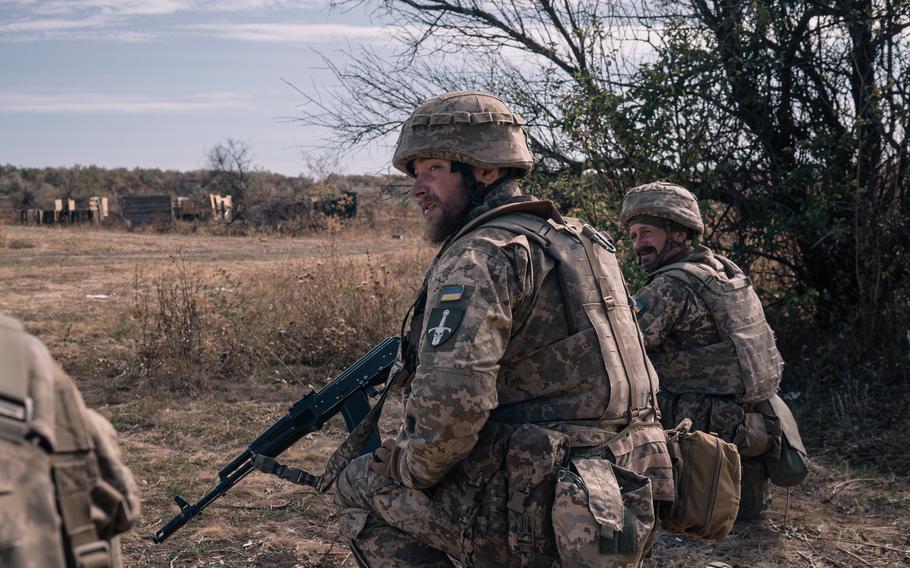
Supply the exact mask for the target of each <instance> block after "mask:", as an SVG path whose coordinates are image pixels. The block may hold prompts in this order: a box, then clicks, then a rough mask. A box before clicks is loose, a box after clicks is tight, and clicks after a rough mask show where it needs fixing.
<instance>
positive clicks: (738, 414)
mask: <svg viewBox="0 0 910 568" xmlns="http://www.w3.org/2000/svg"><path fill="white" fill-rule="evenodd" d="M658 398H659V401H658V402H659V404H660V412H661V423H662V424H663V426H664V428H673V427H675V426H676V425H677V424H679V423H680V422H681V421H682V420H683V419H684V418H689V419H691V420H692V428H693V429H694V430H701V431H702V432H712V433H714V434H717V435H718V436H720V437H721V438H722V439H724V440H725V441H727V442H732V441H733V438H734V436H735V435H736V431H737V429H738V428H739V427H740V425H742V424H743V421H744V420H745V416H746V411H747V409H745V408H743V406H742V405H741V404H739V403H738V402H736V400H735V399H734V398H733V397H732V396H724V395H707V394H700V393H685V394H678V395H674V394H672V393H669V392H666V391H660V392H659V393H658ZM741 462H742V488H741V490H740V501H739V514H737V516H736V520H737V521H752V520H757V519H761V518H763V517H764V513H765V511H766V510H767V508H768V505H769V504H770V502H771V493H770V491H769V488H768V470H767V468H766V467H765V462H764V459H762V458H761V457H755V458H742V460H741Z"/></svg>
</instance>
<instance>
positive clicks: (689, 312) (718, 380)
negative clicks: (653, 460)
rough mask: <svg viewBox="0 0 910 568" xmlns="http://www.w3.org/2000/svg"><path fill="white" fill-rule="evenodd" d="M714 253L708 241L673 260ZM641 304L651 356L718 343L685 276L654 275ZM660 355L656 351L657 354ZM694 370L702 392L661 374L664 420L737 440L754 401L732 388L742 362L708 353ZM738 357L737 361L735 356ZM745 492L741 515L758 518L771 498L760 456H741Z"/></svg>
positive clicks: (710, 319)
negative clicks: (740, 396)
mask: <svg viewBox="0 0 910 568" xmlns="http://www.w3.org/2000/svg"><path fill="white" fill-rule="evenodd" d="M711 254H712V253H711V252H710V251H709V250H707V249H706V248H705V247H698V248H697V249H696V250H694V251H690V252H689V253H684V254H683V255H682V256H679V257H676V258H674V259H672V262H673V263H674V264H675V263H681V262H690V261H691V262H702V261H704V259H705V258H706V257H707V256H709V255H711ZM635 298H636V301H637V305H638V323H639V326H640V327H641V330H642V335H643V337H644V340H645V347H646V349H647V350H648V354H649V356H652V359H657V358H658V357H659V355H660V354H663V353H676V352H682V351H691V350H695V349H698V348H702V347H705V346H708V345H713V344H717V342H718V341H719V336H718V332H717V327H716V325H715V321H714V318H713V317H712V315H711V311H710V309H709V308H708V305H707V304H706V302H705V301H704V300H703V299H702V298H701V297H700V296H699V294H698V293H697V291H696V290H694V289H693V288H692V287H690V286H687V285H686V284H684V283H683V281H681V280H680V279H677V278H674V277H672V276H670V275H668V274H666V273H659V274H656V275H654V276H653V277H652V278H651V279H650V280H649V281H648V283H647V284H646V285H645V286H644V287H643V288H642V289H641V290H639V291H638V292H637V293H636V295H635ZM655 355H657V357H654V356H655ZM699 363H700V365H699V367H698V368H697V369H692V370H691V373H689V374H691V375H697V376H700V377H702V379H703V381H704V385H703V388H702V389H699V390H701V391H702V392H677V393H675V394H674V390H676V389H675V386H676V385H674V383H673V381H672V379H671V378H670V377H667V376H665V375H664V374H660V367H659V366H658V365H657V364H655V366H656V367H658V374H660V379H661V391H660V393H659V394H658V398H659V402H660V408H661V422H662V423H663V425H664V427H665V428H668V429H669V428H673V427H675V426H676V425H677V424H679V422H680V421H682V420H683V419H684V418H690V419H691V420H692V427H693V430H701V431H704V432H712V433H714V434H717V435H718V436H720V437H721V438H722V439H723V440H725V441H727V442H733V441H734V437H735V436H736V433H737V431H738V429H740V428H741V426H742V425H743V423H744V420H745V413H746V411H747V410H748V411H751V408H752V405H743V404H742V403H741V402H738V396H737V395H736V394H733V393H732V392H731V389H730V388H729V385H730V384H731V383H732V382H733V381H731V380H730V379H729V377H731V376H733V377H738V376H739V373H740V369H739V366H738V364H736V365H735V367H734V365H733V363H731V362H730V361H727V360H722V361H720V362H718V361H716V360H711V359H710V358H707V357H706V358H703V359H700V360H699ZM734 363H735V361H734ZM742 467H743V476H742V493H741V499H740V513H739V516H738V517H737V518H738V519H742V520H746V519H755V518H759V517H760V516H761V515H762V513H763V511H764V510H765V509H766V508H767V504H768V502H769V500H770V494H769V491H768V483H767V472H766V470H765V468H764V465H763V462H762V460H761V458H743V459H742Z"/></svg>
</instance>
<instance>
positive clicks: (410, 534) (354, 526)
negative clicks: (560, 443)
mask: <svg viewBox="0 0 910 568" xmlns="http://www.w3.org/2000/svg"><path fill="white" fill-rule="evenodd" d="M370 459H372V458H371V456H369V455H366V456H361V457H359V458H357V459H355V460H354V461H352V462H351V463H350V464H349V465H348V467H347V468H345V470H344V471H342V472H341V475H339V477H338V480H337V482H336V494H335V503H336V504H337V505H339V506H340V507H342V509H343V511H342V513H341V522H340V532H341V536H342V538H344V539H345V540H346V541H347V542H348V543H349V544H350V546H351V550H352V552H353V553H354V554H355V555H356V556H357V558H358V561H359V562H360V564H361V565H363V566H370V567H378V566H400V567H408V566H415V567H416V566H428V567H436V566H453V565H454V564H453V562H452V560H451V559H452V558H454V559H456V560H460V561H461V560H466V562H463V563H462V565H463V566H464V565H471V566H477V567H480V566H497V567H499V568H503V567H505V566H509V565H512V564H514V562H511V561H510V560H512V559H510V557H509V552H508V550H509V544H508V532H507V530H508V529H507V524H506V521H505V519H504V518H500V516H499V515H498V514H492V515H491V514H489V513H490V512H491V511H492V509H496V508H499V506H498V505H497V504H496V503H495V502H496V501H498V500H499V499H497V498H496V497H495V496H494V497H491V493H492V494H495V493H500V491H498V490H496V489H495V488H489V489H488V491H486V492H485V498H484V499H483V500H482V501H483V503H482V504H481V505H479V508H480V512H479V513H478V512H477V511H476V510H475V507H474V504H473V503H472V502H466V501H465V495H464V490H463V480H462V479H460V475H459V474H458V473H457V472H456V473H454V474H450V475H449V476H448V477H447V478H446V479H444V480H443V481H442V482H441V483H439V484H438V485H437V486H435V487H433V488H432V489H429V490H418V489H410V488H407V487H404V486H402V485H401V484H400V483H398V482H396V481H394V480H391V479H389V478H387V477H384V476H382V475H379V474H377V473H375V472H373V471H372V470H371V469H370V468H369V467H368V464H369V461H370ZM456 469H457V468H456ZM500 483H501V484H502V485H503V486H504V483H505V482H504V478H501V476H499V475H497V476H495V477H494V478H493V479H492V480H491V481H490V483H489V485H499V484H500ZM490 489H492V492H491V491H490ZM502 494H503V499H504V487H503V490H502ZM490 497H491V498H490ZM490 501H493V502H494V503H493V504H491V503H490ZM501 505H502V508H503V509H504V505H505V503H504V501H503V502H502V503H501ZM467 518H470V519H472V521H471V522H470V524H469V527H467V528H466V527H465V525H464V521H465V519H467ZM467 529H470V534H469V533H468V532H467ZM466 535H468V536H466Z"/></svg>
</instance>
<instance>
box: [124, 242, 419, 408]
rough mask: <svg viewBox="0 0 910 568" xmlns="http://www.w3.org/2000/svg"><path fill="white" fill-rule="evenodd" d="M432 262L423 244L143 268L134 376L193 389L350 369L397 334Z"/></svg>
mask: <svg viewBox="0 0 910 568" xmlns="http://www.w3.org/2000/svg"><path fill="white" fill-rule="evenodd" d="M428 260H429V252H428V251H425V250H422V249H412V250H405V251H396V252H393V253H387V254H384V255H382V256H375V255H371V254H366V255H356V256H342V255H338V254H334V253H330V254H329V255H328V256H326V257H325V258H322V259H318V260H311V261H289V262H284V263H276V264H274V265H269V267H268V268H266V269H264V270H259V271H257V272H255V273H253V274H245V275H244V274H240V275H238V274H232V273H230V272H228V271H227V270H225V269H201V268H192V267H191V266H190V265H189V264H188V263H187V262H186V261H185V260H184V259H179V258H178V259H176V260H175V261H174V262H173V264H172V265H171V266H170V267H169V269H168V270H166V271H165V272H164V273H163V274H161V275H160V276H158V277H155V278H152V279H151V280H150V281H147V280H146V279H145V278H144V277H143V275H142V274H140V273H137V275H136V278H135V282H134V293H133V300H132V303H131V306H130V314H129V316H130V317H129V319H130V324H131V326H132V327H133V331H134V333H133V334H132V335H133V338H134V341H135V343H136V345H135V348H134V352H135V361H134V363H133V365H132V371H133V374H134V375H135V376H138V377H139V378H144V379H147V380H149V381H153V382H154V383H155V385H156V386H157V387H161V386H166V387H168V388H170V389H171V390H186V389H195V388H207V387H212V386H214V385H216V384H218V383H219V382H220V380H218V379H221V380H223V379H233V380H239V381H243V380H246V379H248V378H249V377H251V376H260V377H261V376H269V377H271V378H272V379H274V378H275V377H278V378H279V379H280V380H282V381H296V380H300V379H301V376H302V375H304V374H306V373H307V370H308V369H310V370H312V369H313V368H317V369H325V368H332V369H334V370H337V369H339V368H343V367H344V366H346V365H348V364H349V363H351V362H353V361H354V360H355V359H356V358H357V357H359V356H360V355H362V354H363V353H364V352H366V351H367V350H368V349H369V348H370V347H371V346H372V345H373V344H375V343H376V342H378V341H379V340H381V339H382V338H383V337H386V336H388V335H393V334H397V333H398V332H399V324H400V323H401V317H402V315H403V314H404V312H405V310H406V309H407V307H408V305H410V302H411V301H412V300H413V297H414V295H415V294H416V291H417V289H418V287H419V285H420V282H421V277H422V271H423V268H424V267H425V266H426V265H427V262H428Z"/></svg>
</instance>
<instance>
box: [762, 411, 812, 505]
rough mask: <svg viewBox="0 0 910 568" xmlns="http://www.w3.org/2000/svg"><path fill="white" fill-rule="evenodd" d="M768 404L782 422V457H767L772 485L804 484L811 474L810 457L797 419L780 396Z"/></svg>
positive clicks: (766, 461)
mask: <svg viewBox="0 0 910 568" xmlns="http://www.w3.org/2000/svg"><path fill="white" fill-rule="evenodd" d="M768 402H769V403H770V405H771V408H772V409H773V412H774V414H775V416H776V418H777V419H778V420H779V422H780V431H781V444H780V456H779V458H777V459H775V456H773V455H765V458H764V461H765V467H766V468H767V469H768V477H770V478H771V483H773V484H774V485H777V486H778V487H792V486H794V485H799V484H800V483H802V482H803V480H804V479H805V478H806V476H807V475H808V474H809V457H808V454H807V453H806V447H805V446H804V445H803V440H802V438H801V437H800V435H799V428H798V427H797V426H796V419H795V418H793V413H792V412H790V409H789V408H788V407H787V404H786V403H785V402H784V401H783V399H781V398H780V397H779V396H778V395H774V396H773V397H771V399H770V400H768Z"/></svg>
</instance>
